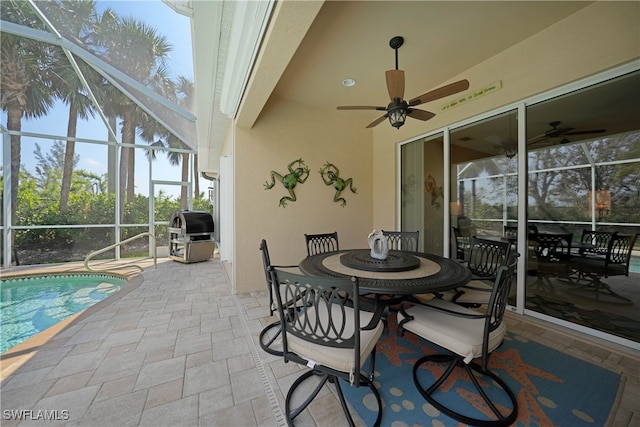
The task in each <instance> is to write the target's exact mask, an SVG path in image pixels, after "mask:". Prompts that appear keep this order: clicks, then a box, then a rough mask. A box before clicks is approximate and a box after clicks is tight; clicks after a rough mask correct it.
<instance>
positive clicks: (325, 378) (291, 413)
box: [285, 370, 332, 426]
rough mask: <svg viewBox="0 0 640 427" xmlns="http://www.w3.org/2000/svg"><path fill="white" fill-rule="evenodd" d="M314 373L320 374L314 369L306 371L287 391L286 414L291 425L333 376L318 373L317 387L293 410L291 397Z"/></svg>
mask: <svg viewBox="0 0 640 427" xmlns="http://www.w3.org/2000/svg"><path fill="white" fill-rule="evenodd" d="M314 375H318V374H317V373H316V372H315V371H313V370H309V371H307V372H305V373H304V374H302V375H300V376H299V377H298V378H297V379H296V380H295V382H294V383H293V384H292V385H291V388H289V392H288V393H287V398H286V399H285V415H286V417H287V424H288V425H289V426H293V420H294V419H295V418H296V417H297V416H298V415H300V413H301V412H302V411H304V410H305V409H306V408H307V406H309V404H310V403H311V401H313V399H315V397H316V396H317V395H318V393H319V392H320V390H321V389H322V387H323V386H324V385H325V383H326V382H327V381H328V380H329V378H330V377H332V376H330V375H329V374H322V375H318V376H320V381H319V382H318V385H316V387H315V388H314V389H313V391H312V392H311V394H310V395H309V396H308V397H307V398H306V399H305V400H304V402H302V403H301V404H300V405H298V407H296V408H295V409H294V410H291V399H292V398H293V393H294V392H295V390H296V389H297V388H298V386H299V385H300V384H302V383H303V382H304V381H306V380H307V379H309V378H311V377H313V376H314Z"/></svg>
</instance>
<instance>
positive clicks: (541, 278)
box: [531, 233, 573, 291]
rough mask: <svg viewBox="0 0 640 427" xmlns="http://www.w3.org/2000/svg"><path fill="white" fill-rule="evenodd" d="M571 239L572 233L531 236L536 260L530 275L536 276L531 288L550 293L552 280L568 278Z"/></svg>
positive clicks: (552, 287)
mask: <svg viewBox="0 0 640 427" xmlns="http://www.w3.org/2000/svg"><path fill="white" fill-rule="evenodd" d="M572 239H573V233H559V234H546V233H545V234H536V235H535V236H531V240H532V242H533V246H534V249H533V251H534V254H535V258H536V268H535V270H532V273H534V274H535V275H536V276H537V279H536V282H535V283H534V284H533V286H537V287H539V288H541V289H543V290H548V291H552V290H553V289H554V286H553V283H552V282H551V279H552V278H554V277H555V278H560V279H568V278H569V276H570V275H571V268H570V266H569V260H570V258H571V243H572Z"/></svg>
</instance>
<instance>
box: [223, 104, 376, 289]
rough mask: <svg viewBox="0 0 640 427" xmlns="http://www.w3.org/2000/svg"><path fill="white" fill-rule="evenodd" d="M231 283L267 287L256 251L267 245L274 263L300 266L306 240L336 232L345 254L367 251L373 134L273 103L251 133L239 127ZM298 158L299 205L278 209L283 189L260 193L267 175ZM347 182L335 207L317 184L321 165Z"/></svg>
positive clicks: (333, 117) (329, 192)
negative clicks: (302, 170)
mask: <svg viewBox="0 0 640 427" xmlns="http://www.w3.org/2000/svg"><path fill="white" fill-rule="evenodd" d="M234 155H235V161H236V163H235V170H236V174H235V197H236V203H235V206H236V208H235V218H236V221H235V225H236V234H235V237H236V239H235V265H234V267H235V275H236V276H235V277H236V281H235V284H236V289H237V292H239V293H241V292H247V291H250V290H256V289H264V286H265V279H264V273H263V271H262V259H261V256H260V251H259V250H258V246H259V243H260V240H261V239H266V240H267V243H268V245H269V251H270V254H271V261H272V262H273V263H274V264H280V265H282V264H297V263H298V262H299V261H300V260H301V259H302V258H303V257H305V256H306V249H305V241H304V234H305V233H325V232H333V231H338V235H339V238H340V246H341V247H342V248H355V247H362V246H363V245H366V237H367V234H368V233H369V232H370V231H371V224H372V217H373V213H372V200H373V194H372V193H373V187H372V169H371V165H372V159H373V154H372V148H371V137H370V132H362V130H361V129H356V130H354V128H353V126H349V121H348V119H345V118H344V116H340V115H339V114H338V112H330V113H327V112H323V111H319V110H315V109H311V108H307V107H305V106H302V105H293V104H291V103H290V102H286V101H284V100H278V99H275V100H274V99H272V100H270V101H269V103H268V105H267V107H266V108H265V110H264V111H263V113H262V115H261V117H260V118H259V119H258V121H257V123H256V125H255V126H254V127H253V128H252V129H244V128H238V129H237V130H236V144H235V153H234ZM299 158H301V159H303V160H304V161H305V163H306V164H307V166H308V167H309V169H310V172H309V177H308V179H307V181H306V182H305V183H304V184H298V185H296V187H295V189H294V191H295V195H296V198H297V200H296V201H295V202H288V203H287V206H286V207H285V208H283V207H280V206H279V205H278V203H279V200H280V198H281V197H283V196H286V195H288V192H287V190H286V189H285V188H284V187H283V185H282V184H281V183H280V182H278V181H276V185H275V186H274V187H273V188H272V189H270V190H265V188H264V182H265V181H267V180H269V181H271V179H270V173H271V171H276V172H278V173H280V174H281V175H285V174H286V173H289V172H288V170H287V166H288V164H289V163H291V162H292V161H294V160H296V159H299ZM327 161H328V162H330V163H332V164H333V165H335V166H336V167H337V168H338V169H339V171H340V173H339V176H340V177H341V178H343V179H345V180H347V179H348V178H352V179H353V185H354V187H355V188H356V189H357V194H353V193H352V192H351V191H350V190H345V191H343V192H342V196H343V197H344V198H345V200H346V201H347V204H346V206H344V207H342V206H341V205H340V203H337V202H334V201H333V198H334V195H335V193H336V191H335V189H334V188H333V187H331V186H327V185H325V184H324V182H323V181H322V178H321V176H320V173H319V170H320V168H321V167H322V166H323V164H324V163H325V162H327Z"/></svg>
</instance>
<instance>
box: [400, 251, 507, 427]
mask: <svg viewBox="0 0 640 427" xmlns="http://www.w3.org/2000/svg"><path fill="white" fill-rule="evenodd" d="M517 256H518V254H514V255H513V256H511V257H510V260H509V261H508V263H509V265H508V266H506V265H503V266H501V267H500V268H499V269H498V271H497V277H496V279H495V284H494V286H493V290H492V292H491V296H490V299H489V304H488V305H487V310H486V312H485V313H481V312H478V311H476V310H473V309H470V308H466V307H461V306H460V305H458V304H454V303H452V302H449V301H444V300H442V299H434V300H431V301H429V302H426V303H421V302H412V303H404V304H403V305H402V307H401V308H400V311H399V312H398V334H399V335H404V333H405V331H409V332H412V333H413V334H415V335H417V336H419V337H421V338H423V339H425V340H427V341H431V342H433V343H434V344H437V345H438V346H440V347H442V348H444V349H446V350H447V351H448V352H449V354H429V355H427V356H424V357H422V358H420V359H419V360H418V361H417V362H415V364H414V365H413V382H414V384H415V386H416V388H417V389H418V391H419V392H420V394H422V396H423V397H424V398H425V399H426V400H427V401H428V402H429V403H430V404H431V405H433V406H434V407H435V408H437V409H438V410H440V411H442V412H444V413H445V414H447V415H448V416H450V417H452V418H454V419H455V420H457V421H459V422H462V423H465V424H468V425H475V426H507V425H510V424H511V423H513V422H514V421H515V419H516V417H517V414H518V403H517V399H516V397H515V395H514V393H513V391H512V390H511V389H510V388H509V386H508V385H507V384H506V383H505V382H504V381H503V380H502V379H501V378H500V377H499V376H498V375H497V374H496V373H494V372H492V371H491V370H490V369H489V357H490V355H491V352H493V351H494V350H495V349H496V348H498V347H499V346H500V344H501V343H502V340H503V338H504V336H505V333H506V329H507V325H506V323H505V322H503V315H504V311H505V308H506V306H507V299H508V297H509V290H510V287H511V283H512V281H513V278H514V272H515V268H516V259H517ZM476 359H480V362H479V363H478V362H477V361H476ZM426 363H432V364H447V365H445V366H442V368H441V369H438V371H437V372H442V374H441V375H440V377H438V378H437V379H436V380H435V381H434V382H433V383H432V384H430V385H423V383H421V380H420V378H419V377H420V374H419V373H420V372H425V371H426V370H425V369H421V367H422V366H423V365H424V364H426ZM459 368H462V369H463V370H464V372H463V373H455V372H457V370H459ZM430 369H433V368H430ZM465 373H466V377H465V375H464V374H465ZM434 375H435V374H434ZM467 378H468V379H467ZM455 381H469V382H470V383H471V384H473V385H474V386H475V388H476V390H477V391H478V393H477V395H476V396H477V397H476V398H475V400H474V401H473V403H472V404H469V403H466V402H465V401H464V400H462V399H455V400H452V399H448V400H447V402H444V401H443V399H441V398H439V397H438V395H439V394H440V393H439V391H440V389H441V388H443V389H446V388H451V387H455V384H454V383H453V382H455ZM488 389H491V391H489V390H488ZM470 393H471V392H470ZM497 395H500V396H501V397H502V396H503V395H505V396H506V397H507V398H508V402H510V404H508V403H506V402H504V401H500V403H498V402H497ZM490 396H491V397H490ZM482 400H483V401H482ZM467 405H470V406H467ZM479 407H482V408H483V410H478V408H479ZM474 414H477V415H474ZM482 414H484V415H482Z"/></svg>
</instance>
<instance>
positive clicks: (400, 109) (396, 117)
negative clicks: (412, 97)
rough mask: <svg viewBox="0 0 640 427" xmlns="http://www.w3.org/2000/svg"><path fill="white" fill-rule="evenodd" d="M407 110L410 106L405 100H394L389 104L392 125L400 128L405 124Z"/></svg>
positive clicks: (388, 110)
mask: <svg viewBox="0 0 640 427" xmlns="http://www.w3.org/2000/svg"><path fill="white" fill-rule="evenodd" d="M407 110H408V106H407V103H406V102H405V101H402V102H397V101H394V102H392V103H391V104H389V107H388V108H387V114H388V115H389V123H391V126H393V127H394V128H396V129H400V127H401V126H402V125H404V122H405V120H406V119H407Z"/></svg>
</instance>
